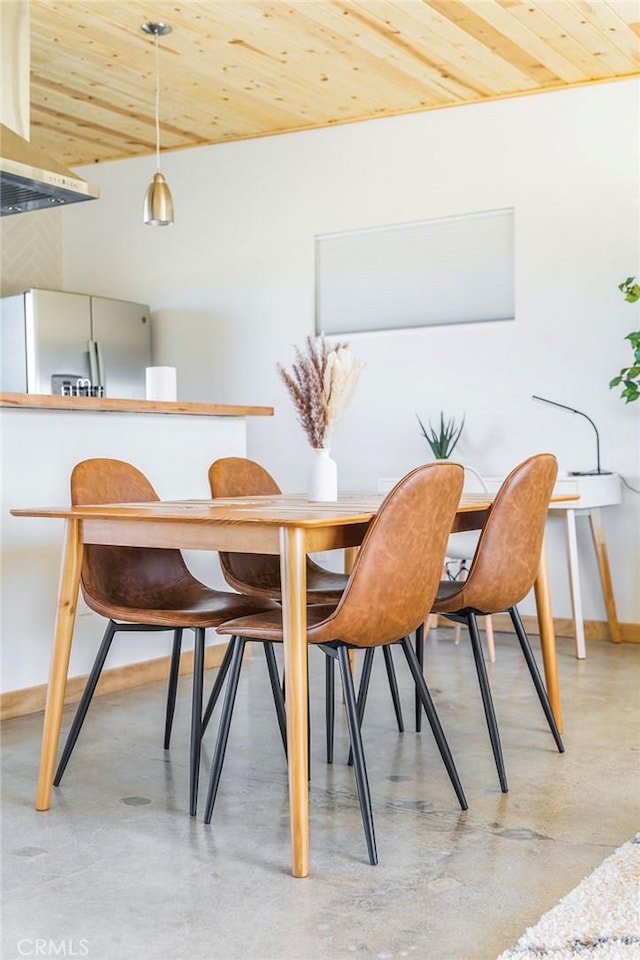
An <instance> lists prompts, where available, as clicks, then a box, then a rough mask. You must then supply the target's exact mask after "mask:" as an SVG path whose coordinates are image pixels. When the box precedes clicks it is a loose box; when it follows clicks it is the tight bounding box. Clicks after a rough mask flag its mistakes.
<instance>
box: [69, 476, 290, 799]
mask: <svg viewBox="0 0 640 960" xmlns="http://www.w3.org/2000/svg"><path fill="white" fill-rule="evenodd" d="M158 499H159V498H158V495H157V493H156V492H155V490H154V489H153V487H152V486H151V484H150V483H149V481H148V480H147V478H146V477H145V476H144V474H142V473H140V471H139V470H137V469H136V468H135V467H133V466H132V465H131V464H130V463H125V462H124V461H122V460H107V459H92V460H85V461H83V462H82V463H79V464H78V465H77V466H76V467H75V468H74V470H73V472H72V474H71V501H72V503H74V504H90V503H142V502H147V501H151V500H153V501H156V500H158ZM81 586H82V593H83V596H84V599H85V601H86V603H87V605H88V606H89V607H90V608H91V609H92V610H94V611H95V612H96V613H99V614H100V615H101V616H103V617H107V619H108V621H109V622H108V624H107V629H106V631H105V634H104V638H103V640H102V643H101V645H100V649H99V651H98V655H97V657H96V660H95V663H94V665H93V667H92V670H91V673H90V675H89V679H88V681H87V685H86V687H85V689H84V692H83V694H82V698H81V700H80V704H79V706H78V709H77V712H76V715H75V717H74V719H73V723H72V725H71V729H70V731H69V734H68V737H67V741H66V743H65V746H64V749H63V751H62V755H61V758H60V762H59V764H58V769H57V771H56V775H55V779H54V784H55V785H56V786H58V784H59V783H60V781H61V779H62V775H63V773H64V771H65V768H66V766H67V763H68V761H69V757H70V756H71V753H72V751H73V748H74V746H75V744H76V741H77V739H78V735H79V733H80V730H81V728H82V724H83V721H84V718H85V716H86V713H87V710H88V708H89V704H90V703H91V698H92V696H93V693H94V690H95V688H96V684H97V682H98V679H99V677H100V674H101V672H102V668H103V666H104V662H105V659H106V657H107V653H108V652H109V648H110V646H111V641H112V640H113V637H114V635H115V633H116V632H117V631H118V630H123V631H126V632H133V631H141V630H152V631H156V630H158V631H166V630H173V631H174V642H173V651H172V658H171V669H170V680H169V694H168V701H167V715H166V722H165V749H166V748H168V746H169V740H170V736H171V724H172V720H173V712H174V708H175V695H176V687H177V682H178V668H179V661H180V647H181V639H182V631H183V630H184V629H185V628H188V627H190V628H191V629H193V630H195V654H194V668H193V696H192V713H191V750H190V801H189V809H190V813H191V815H192V816H195V813H196V803H197V786H198V772H199V766H200V744H201V732H200V731H201V716H202V685H203V670H204V638H205V630H206V629H207V628H210V627H217V626H218V625H219V624H221V623H222V622H223V621H225V620H228V619H229V618H230V617H235V616H243V615H247V614H249V613H259V612H262V611H265V610H270V609H272V608H273V607H276V608H277V605H276V604H273V603H271V602H270V601H269V600H264V599H252V598H250V597H246V596H239V595H238V594H233V593H227V592H224V591H220V590H214V589H212V588H211V587H208V586H205V584H203V583H201V582H200V581H199V580H196V578H195V577H194V576H193V575H192V574H191V573H190V572H189V570H188V569H187V566H186V564H185V562H184V560H183V558H182V554H181V553H180V551H179V550H165V549H152V548H147V547H111V546H98V545H92V544H87V545H86V546H85V548H84V555H83V561H82V577H81ZM231 653H232V650H231V648H229V649H228V650H227V653H226V656H225V660H224V661H223V664H222V666H221V668H220V670H219V672H218V678H217V680H216V684H215V686H214V691H212V696H214V695H215V696H216V697H217V695H218V693H219V691H220V689H221V686H222V682H223V680H224V675H225V673H226V671H227V670H228V667H229V663H230V660H231ZM273 668H274V669H275V657H273ZM276 676H277V671H276ZM278 691H279V692H280V694H281V691H280V688H279V685H278ZM282 722H283V723H284V706H282Z"/></svg>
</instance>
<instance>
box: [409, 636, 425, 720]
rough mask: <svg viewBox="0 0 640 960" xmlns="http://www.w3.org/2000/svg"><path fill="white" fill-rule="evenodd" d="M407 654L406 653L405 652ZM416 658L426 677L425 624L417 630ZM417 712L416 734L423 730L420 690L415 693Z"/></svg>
mask: <svg viewBox="0 0 640 960" xmlns="http://www.w3.org/2000/svg"><path fill="white" fill-rule="evenodd" d="M405 653H406V651H405ZM416 657H417V659H418V663H419V665H420V671H421V673H422V674H423V675H424V623H421V624H420V626H419V627H418V629H417V630H416ZM415 711H416V733H420V731H421V730H422V701H421V699H420V694H419V693H418V688H417V686H416V693H415Z"/></svg>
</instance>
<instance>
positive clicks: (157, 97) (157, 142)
mask: <svg viewBox="0 0 640 960" xmlns="http://www.w3.org/2000/svg"><path fill="white" fill-rule="evenodd" d="M155 38H156V170H160V51H159V48H158V31H157V30H156V31H155Z"/></svg>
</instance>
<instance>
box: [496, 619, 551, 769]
mask: <svg viewBox="0 0 640 960" xmlns="http://www.w3.org/2000/svg"><path fill="white" fill-rule="evenodd" d="M509 615H510V617H511V622H512V623H513V627H514V629H515V631H516V635H517V637H518V640H519V641H520V646H521V648H522V652H523V654H524V658H525V660H526V661H527V666H528V667H529V673H530V674H531V679H532V680H533V684H534V686H535V688H536V691H537V693H538V698H539V700H540V703H541V704H542V709H543V710H544V715H545V717H546V718H547V723H548V724H549V729H550V730H551V733H552V734H553V739H554V740H555V742H556V746H557V748H558V751H559V752H560V753H564V744H563V742H562V737H561V736H560V731H559V730H558V725H557V723H556V719H555V717H554V715H553V710H552V709H551V704H550V703H549V697H548V696H547V691H546V690H545V686H544V683H543V682H542V677H541V676H540V671H539V670H538V664H537V663H536V659H535V657H534V655H533V650H532V649H531V644H530V643H529V638H528V637H527V634H526V631H525V629H524V626H523V624H522V620H521V618H520V614H519V612H518V610H517V609H516V607H511V609H510V610H509Z"/></svg>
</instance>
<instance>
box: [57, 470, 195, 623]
mask: <svg viewBox="0 0 640 960" xmlns="http://www.w3.org/2000/svg"><path fill="white" fill-rule="evenodd" d="M151 500H159V497H158V495H157V493H156V492H155V490H154V489H153V487H152V486H151V484H150V483H149V481H148V480H147V478H146V477H145V475H144V474H143V473H141V472H140V471H139V470H137V469H136V467H134V466H132V465H131V464H130V463H126V462H125V461H123V460H108V459H102V458H95V459H92V460H83V461H82V462H81V463H78V464H77V465H76V466H75V467H74V469H73V472H72V474H71V502H72V503H73V504H88V503H146V502H148V501H151ZM193 579H194V578H193V577H192V575H191V573H190V572H189V570H188V568H187V566H186V564H185V562H184V560H183V558H182V554H181V553H180V551H179V550H157V549H155V548H150V547H109V546H99V545H97V544H87V545H86V546H85V548H84V555H83V560H82V591H83V594H84V597H85V600H86V601H87V603H88V605H89V606H90V607H91V606H92V605H93V602H96V603H98V604H100V607H101V608H102V607H104V606H105V605H106V606H108V605H113V606H118V607H121V606H131V607H137V608H143V609H149V610H151V609H155V608H156V607H158V606H159V605H161V603H160V597H161V591H163V590H166V588H167V586H168V585H170V586H171V587H172V588H173V587H177V586H179V585H180V584H184V583H185V582H187V581H192V580H193ZM101 612H103V611H102V609H101Z"/></svg>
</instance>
